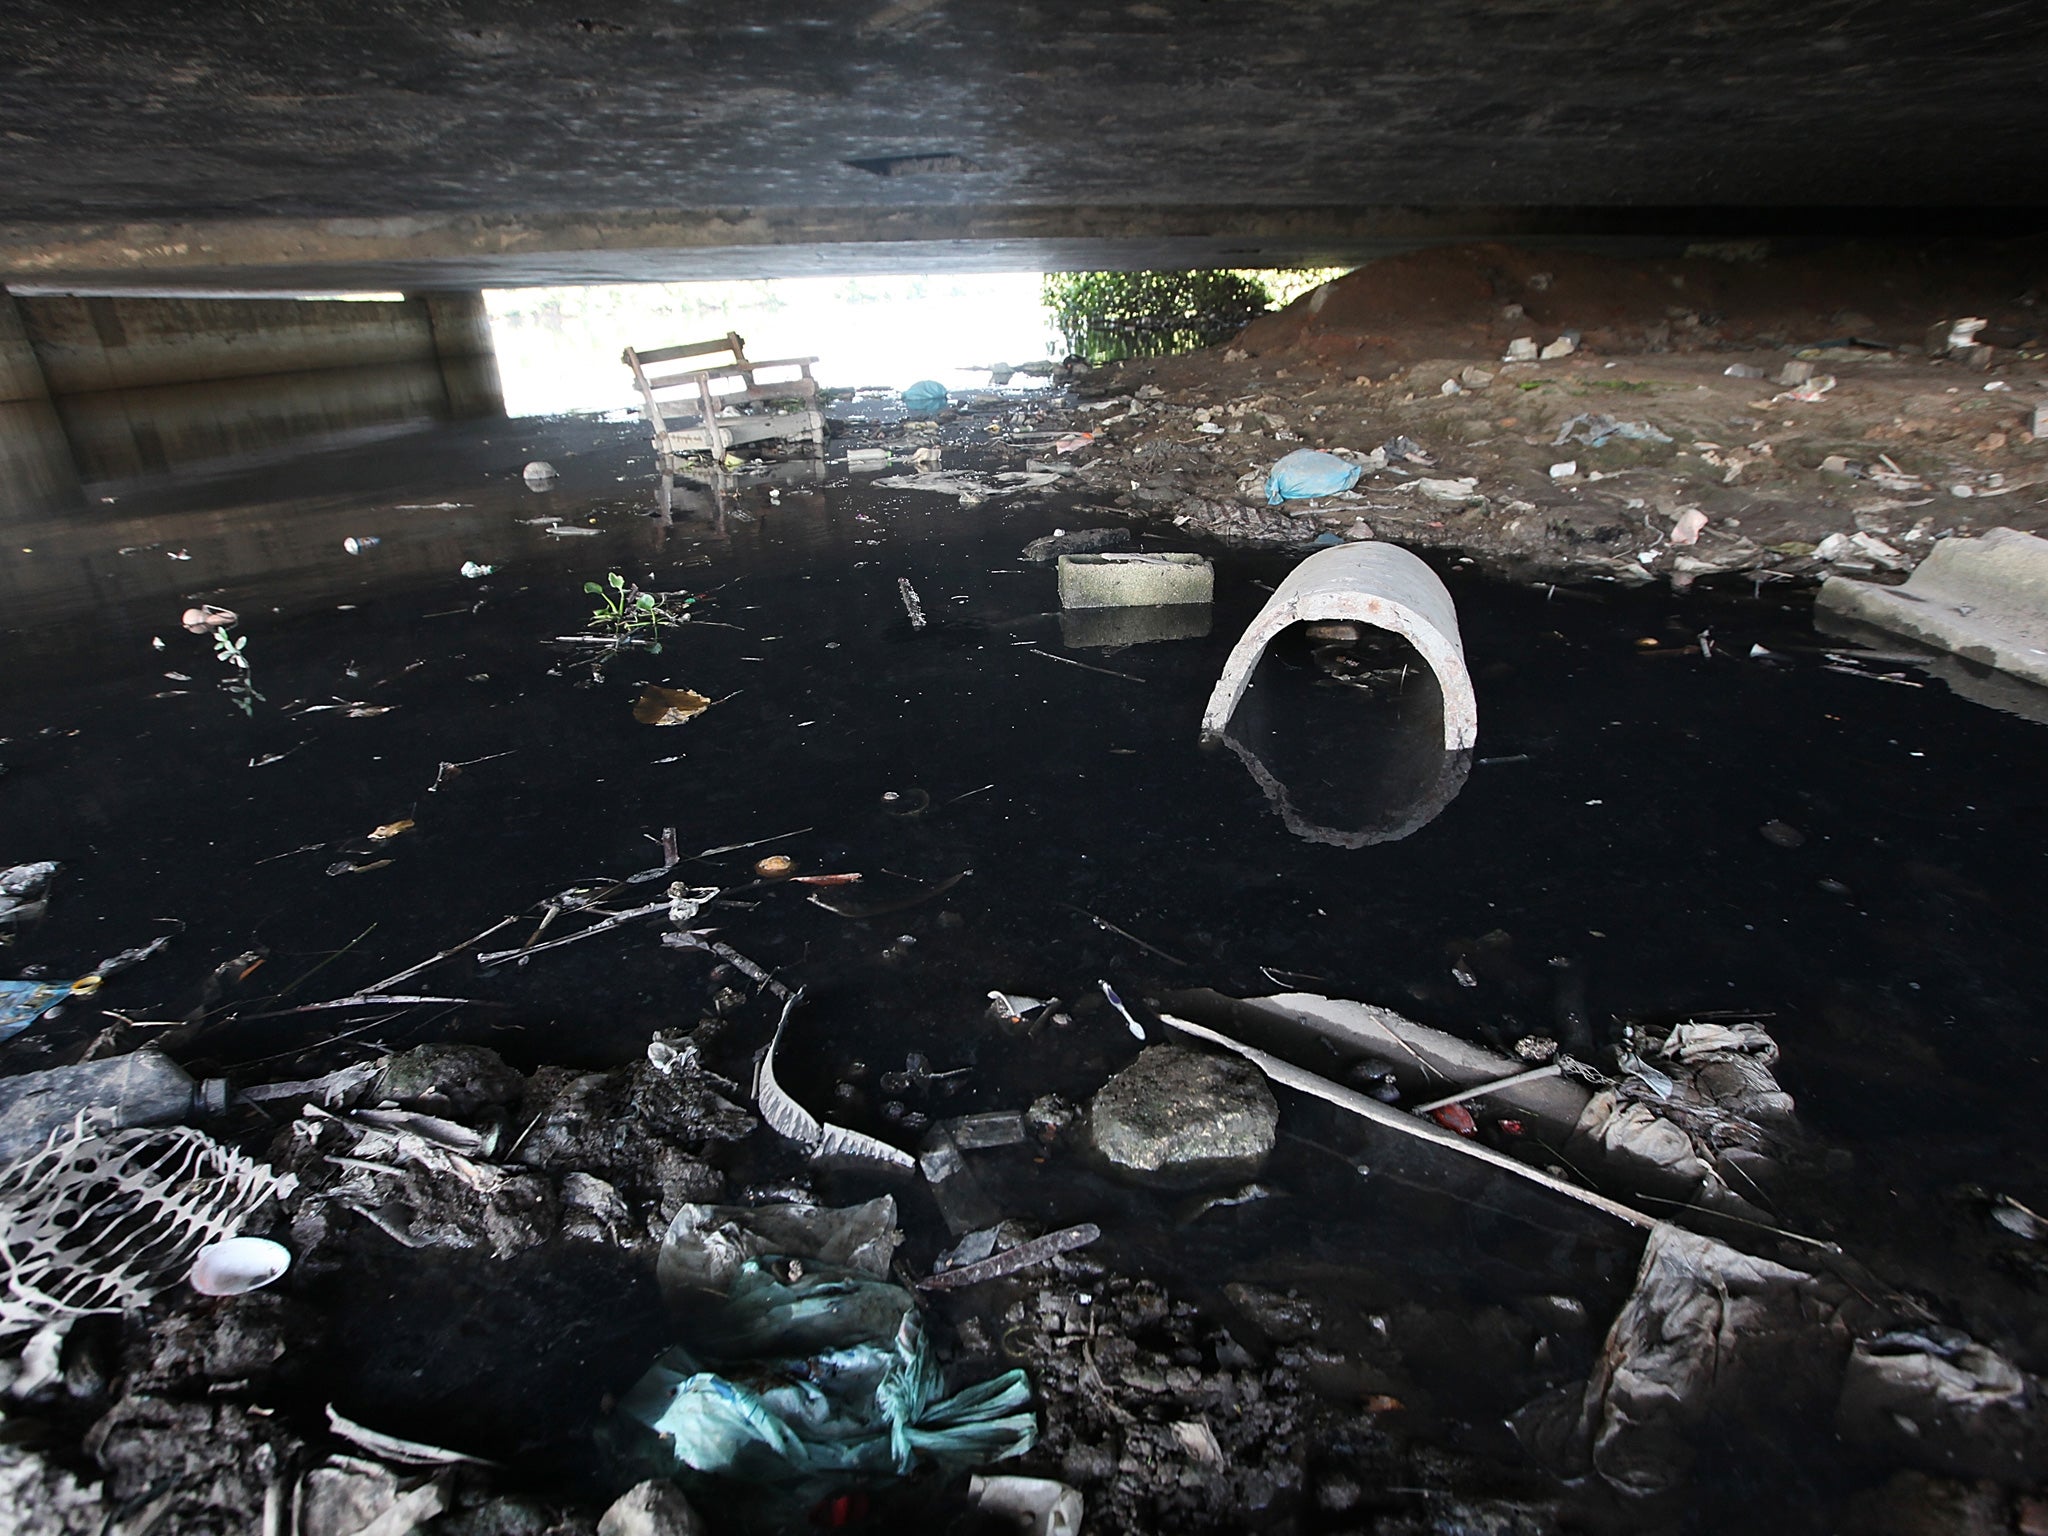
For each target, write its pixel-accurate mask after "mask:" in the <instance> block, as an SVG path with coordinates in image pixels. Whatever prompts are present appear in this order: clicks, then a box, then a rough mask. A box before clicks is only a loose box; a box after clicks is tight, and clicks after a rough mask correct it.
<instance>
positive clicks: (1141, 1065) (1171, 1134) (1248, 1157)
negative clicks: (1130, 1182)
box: [1088, 1045, 1280, 1183]
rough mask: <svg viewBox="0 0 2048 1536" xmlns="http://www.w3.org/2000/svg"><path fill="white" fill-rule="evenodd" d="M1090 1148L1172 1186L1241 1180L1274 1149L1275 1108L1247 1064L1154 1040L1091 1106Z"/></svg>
mask: <svg viewBox="0 0 2048 1536" xmlns="http://www.w3.org/2000/svg"><path fill="white" fill-rule="evenodd" d="M1088 1115H1089V1134H1090V1136H1091V1137H1092V1138H1093V1140H1094V1144H1095V1148H1096V1150H1097V1151H1099V1152H1100V1153H1101V1154H1102V1155H1103V1156H1104V1157H1105V1158H1107V1159H1108V1160H1109V1161H1110V1162H1111V1163H1112V1164H1114V1165H1115V1166H1116V1167H1118V1168H1121V1169H1123V1170H1125V1171H1126V1172H1129V1173H1133V1174H1137V1175H1139V1176H1140V1177H1143V1178H1148V1179H1155V1180H1159V1181H1161V1182H1171V1183H1181V1182H1187V1183H1199V1182H1202V1181H1204V1180H1206V1179H1210V1178H1221V1177H1226V1176H1238V1177H1242V1176H1243V1175H1244V1174H1247V1173H1251V1172H1256V1171H1257V1169H1258V1167H1259V1165H1260V1164H1262V1163H1263V1162H1264V1161H1265V1159H1266V1157H1267V1155H1268V1154H1269V1153H1270V1152H1271V1151H1272V1150H1273V1141H1274V1136H1275V1132H1276V1130H1277V1128H1278V1126H1279V1123H1280V1107H1279V1105H1278V1104H1277V1103H1275V1102H1274V1099H1273V1092H1272V1090H1271V1089H1270V1088H1268V1087H1267V1086H1266V1079H1265V1077H1264V1076H1263V1074H1261V1073H1260V1072H1259V1070H1258V1068H1256V1067H1254V1066H1252V1065H1251V1064H1250V1063H1249V1062H1246V1061H1242V1060H1239V1059H1238V1058H1237V1057H1234V1056H1211V1055H1207V1054H1205V1053H1203V1052H1201V1051H1193V1050H1188V1049H1186V1048H1185V1047H1182V1046H1175V1045H1154V1046H1148V1047H1146V1048H1145V1050H1143V1051H1142V1052H1140V1053H1139V1056H1138V1059H1137V1060H1136V1061H1134V1062H1132V1063H1131V1064H1130V1065H1129V1066H1128V1067H1126V1068H1124V1070H1123V1071H1121V1072H1119V1073H1118V1074H1117V1075H1116V1076H1115V1077H1113V1078H1111V1079H1110V1080H1109V1081H1108V1082H1107V1083H1105V1084H1104V1085H1103V1087H1102V1090H1101V1091H1100V1092H1099V1093H1097V1094H1096V1095H1095V1097H1094V1099H1093V1100H1092V1101H1091V1102H1090V1103H1089V1106H1088Z"/></svg>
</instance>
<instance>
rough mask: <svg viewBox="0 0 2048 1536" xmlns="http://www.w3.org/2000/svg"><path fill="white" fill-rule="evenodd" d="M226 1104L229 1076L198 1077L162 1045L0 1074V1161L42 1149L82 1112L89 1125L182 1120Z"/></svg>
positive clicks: (101, 1128)
mask: <svg viewBox="0 0 2048 1536" xmlns="http://www.w3.org/2000/svg"><path fill="white" fill-rule="evenodd" d="M227 1107H228V1082H227V1079H225V1078H220V1077H210V1078H206V1079H204V1080H203V1081H200V1082H194V1081H193V1080H192V1078H191V1077H190V1076H189V1075H188V1074H187V1073H186V1072H185V1070H184V1068H182V1067H180V1066H179V1065H178V1064H177V1063H176V1062H174V1061H172V1060H171V1059H170V1057H168V1056H166V1055H164V1054H163V1053H162V1052H161V1051H152V1050H141V1051H135V1052H132V1053H131V1054H129V1055H126V1056H110V1057H108V1058H107V1059H105V1060H104V1061H86V1062H80V1063H79V1064H78V1065H77V1066H75V1067H56V1068H53V1069H52V1070H50V1071H48V1072H27V1073H23V1074H22V1075H21V1076H19V1077H7V1078H0V1164H4V1163H11V1162H14V1161H16V1160H18V1159H20V1158H24V1157H28V1156H31V1155H32V1154H34V1153H36V1152H40V1151H41V1150H42V1149H43V1148H44V1147H45V1146H46V1145H48V1143H49V1141H50V1138H51V1136H52V1135H54V1134H56V1133H58V1132H60V1131H62V1130H64V1129H65V1128H66V1127H68V1126H70V1125H71V1124H73V1123H74V1122H75V1121H77V1119H78V1117H79V1116H80V1115H81V1114H83V1115H84V1116H85V1124H86V1126H87V1127H88V1128H89V1129H91V1130H93V1131H97V1132H105V1131H113V1130H121V1129H125V1128H127V1127H129V1126H140V1125H178V1124H182V1123H184V1122H186V1121H189V1120H192V1119H195V1118H203V1117H205V1116H209V1115H222V1114H226V1113H227Z"/></svg>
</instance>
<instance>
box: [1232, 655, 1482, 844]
mask: <svg viewBox="0 0 2048 1536" xmlns="http://www.w3.org/2000/svg"><path fill="white" fill-rule="evenodd" d="M1276 649H1277V652H1278V654H1276ZM1302 649H1303V648H1302V647H1301V645H1300V643H1299V637H1298V636H1296V635H1292V634H1283V635H1282V636H1280V637H1279V638H1278V639H1276V640H1275V642H1274V646H1273V647H1269V648H1268V651H1267V656H1266V659H1265V660H1263V661H1262V662H1261V663H1260V665H1259V670H1258V672H1257V673H1255V674H1254V676H1253V680H1252V686H1251V687H1250V688H1248V689H1247V690H1246V691H1245V696H1244V699H1243V701H1242V702H1241V703H1240V704H1239V705H1238V708H1237V712H1236V714H1235V715H1233V716H1232V717H1231V722H1230V727H1229V729H1228V730H1226V731H1225V732H1224V733H1223V735H1222V736H1221V737H1219V738H1218V740H1220V741H1221V743H1222V744H1223V745H1224V746H1226V747H1228V748H1229V749H1230V750H1231V751H1232V752H1234V753H1236V754H1237V757H1238V760H1239V761H1240V762H1242V763H1243V764H1244V765H1245V767H1246V769H1247V770H1249V772H1250V773H1251V776H1252V778H1253V780H1254V781H1255V782H1256V783H1257V784H1258V786H1259V789H1260V790H1261V791H1262V792H1263V793H1264V794H1265V796H1266V799H1267V800H1268V801H1269V802H1270V803H1271V805H1272V807H1273V810H1274V813H1275V814H1276V815H1278V816H1279V817H1280V819H1281V821H1282V822H1283V823H1285V824H1286V827H1287V830H1288V831H1290V832H1292V833H1293V834H1294V835H1295V836H1296V837H1299V838H1302V839H1304V840H1306V841H1308V842H1311V843H1324V844H1327V845H1329V846H1331V847H1335V848H1364V847H1368V846H1370V845H1371V844H1374V843H1393V842H1399V841H1400V840H1401V839H1402V838H1405V837H1411V836H1413V835H1414V834H1415V833H1416V832H1419V831H1420V830H1421V829H1422V828H1424V827H1426V826H1428V825H1429V823H1430V822H1432V821H1434V820H1435V819H1436V818H1437V817H1438V816H1439V815H1441V814H1442V813H1443V810H1444V807H1446V806H1448V805H1449V804H1450V803H1451V802H1452V801H1453V800H1455V799H1457V797H1458V793H1459V791H1460V790H1462V789H1463V788H1464V787H1465V779H1466V776H1467V775H1468V774H1469V773H1470V772H1471V769H1472V754H1471V752H1469V751H1462V752H1446V751H1445V750H1444V745H1443V742H1444V726H1443V692H1442V690H1441V688H1440V687H1439V686H1438V683H1437V679H1436V674H1435V673H1434V672H1432V671H1431V670H1430V669H1429V668H1428V667H1427V666H1426V665H1424V664H1423V663H1422V661H1421V660H1420V658H1413V659H1412V661H1411V662H1410V663H1409V664H1407V665H1402V666H1397V667H1394V668H1387V669H1384V670H1383V671H1382V672H1381V673H1378V674H1375V677H1376V679H1377V681H1376V682H1375V684H1374V686H1371V687H1364V688H1362V687H1358V686H1355V685H1352V684H1347V683H1345V682H1341V681H1338V680H1336V679H1334V678H1331V677H1329V676H1326V675H1324V674H1323V673H1322V672H1321V671H1320V670H1319V669H1318V668H1317V667H1316V666H1315V665H1313V663H1312V662H1310V661H1309V660H1307V659H1306V658H1304V656H1303V655H1302V654H1301V652H1302ZM1402 649H1403V650H1406V649H1407V647H1406V646H1405V644H1404V645H1403V646H1402ZM1410 654H1411V656H1412V652H1411V653H1410Z"/></svg>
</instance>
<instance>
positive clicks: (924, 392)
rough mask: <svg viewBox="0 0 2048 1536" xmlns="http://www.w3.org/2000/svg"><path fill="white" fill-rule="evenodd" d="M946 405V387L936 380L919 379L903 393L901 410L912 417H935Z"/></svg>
mask: <svg viewBox="0 0 2048 1536" xmlns="http://www.w3.org/2000/svg"><path fill="white" fill-rule="evenodd" d="M948 403H949V400H948V397H947V394H946V386H945V385H943V384H941V383H940V382H939V381H938V380H937V379H919V380H918V381H917V382H916V383H915V384H913V385H911V386H910V388H908V389H906V390H904V391H903V409H905V410H906V411H908V412H910V414H911V415H913V416H936V415H938V414H939V412H941V411H943V410H944V409H945V408H946V406H947V404H948Z"/></svg>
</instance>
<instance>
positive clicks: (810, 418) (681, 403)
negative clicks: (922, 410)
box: [622, 331, 825, 477]
mask: <svg viewBox="0 0 2048 1536" xmlns="http://www.w3.org/2000/svg"><path fill="white" fill-rule="evenodd" d="M746 346H747V344H746V342H745V341H744V340H742V339H741V337H740V335H739V333H738V332H737V331H727V332H726V333H725V335H723V336H721V337H719V338H718V339H717V340H715V341H699V342H692V343H690V344H688V345H686V346H680V347H657V348H655V349H654V350H653V351H649V352H637V351H635V350H634V349H633V348H631V347H628V348H626V351H625V354H624V356H623V358H622V361H623V362H624V363H625V365H626V366H627V367H628V368H630V369H632V370H633V382H634V383H635V384H636V385H638V386H639V389H640V399H641V401H642V410H643V411H644V412H645V414H646V417H647V430H648V432H649V434H650V435H651V436H652V438H653V440H654V455H655V459H656V462H657V463H658V464H659V465H660V467H661V472H662V475H663V476H664V477H668V476H673V475H675V474H677V473H679V472H680V469H681V465H680V459H681V456H682V455H683V454H686V453H708V454H710V455H711V456H712V458H714V459H723V458H724V457H725V455H726V453H727V452H728V451H730V450H731V449H733V448H735V447H737V446H739V445H740V444H743V443H760V442H769V441H776V440H793V439H797V438H808V439H809V440H810V443H811V445H812V447H813V448H814V449H816V450H818V451H819V452H822V451H823V450H824V446H825V417H824V413H823V412H821V411H820V410H819V409H818V381H817V380H816V379H814V378H812V377H811V364H813V363H815V362H816V361H817V359H816V358H815V357H784V358H774V359H769V360H756V359H753V358H750V357H748V356H747V352H746ZM686 358H713V359H717V360H715V361H713V362H711V363H708V364H705V365H702V366H699V367H695V368H681V369H677V370H676V371H674V372H670V373H663V374H661V375H660V376H659V377H650V376H649V373H648V369H649V368H650V367H659V365H661V364H663V363H674V362H680V361H682V360H684V359H686ZM768 368H775V369H781V368H794V369H796V370H797V377H795V378H793V379H771V380H769V381H768V382H766V383H762V382H761V381H760V380H758V379H757V378H756V377H755V374H756V373H757V372H758V371H760V370H762V369H768ZM731 379H738V380H739V381H740V387H739V388H738V389H727V390H719V389H714V388H713V387H712V386H713V385H714V384H717V383H723V382H725V381H727V380H731ZM679 391H688V393H687V394H680V393H678V392H679ZM664 393H667V394H669V395H670V399H669V400H668V402H667V404H666V406H664V404H663V401H662V398H661V397H662V396H663V394H664ZM791 400H794V401H798V402H801V404H802V407H803V408H802V409H801V410H799V411H790V412H775V413H773V414H771V415H766V416H727V417H723V418H721V417H720V416H719V412H720V411H722V410H724V409H725V408H726V407H727V406H732V405H744V404H747V403H750V402H755V401H759V402H763V403H769V402H777V401H791ZM672 420H673V422H674V423H681V422H685V421H694V422H695V423H696V424H695V425H694V426H682V425H679V424H674V425H672V424H671V422H672Z"/></svg>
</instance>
